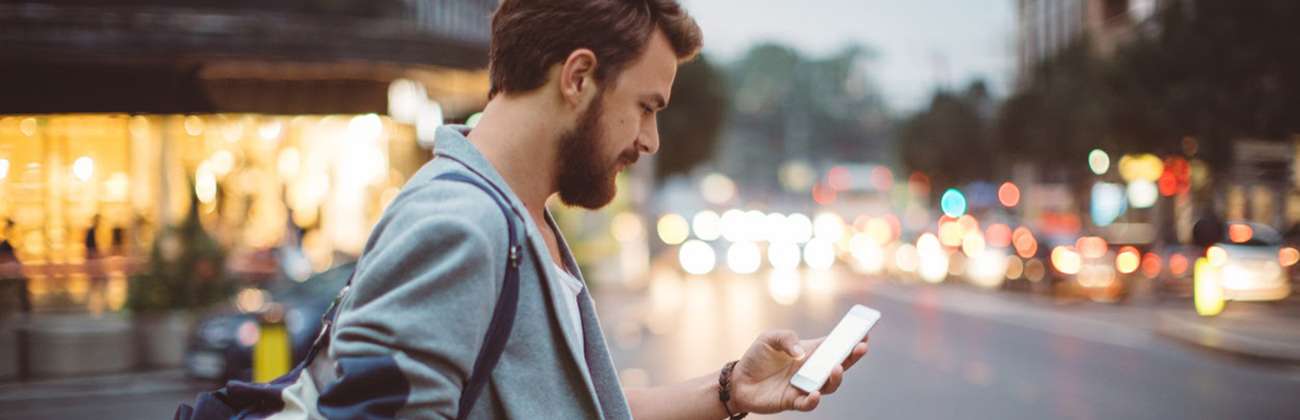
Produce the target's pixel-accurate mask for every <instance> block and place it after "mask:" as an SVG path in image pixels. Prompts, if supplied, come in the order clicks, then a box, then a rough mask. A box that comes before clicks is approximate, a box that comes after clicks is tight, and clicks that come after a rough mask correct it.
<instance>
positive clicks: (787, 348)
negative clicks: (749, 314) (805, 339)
mask: <svg viewBox="0 0 1300 420" xmlns="http://www.w3.org/2000/svg"><path fill="white" fill-rule="evenodd" d="M763 338H764V340H763V341H764V342H765V343H766V344H767V345H768V346H769V347H771V348H773V349H776V350H778V351H782V352H785V353H786V354H788V355H790V357H793V358H795V359H802V358H803V356H804V349H803V346H800V345H799V336H798V335H797V334H795V333H794V331H790V330H780V331H771V332H769V333H767V334H764V337H763Z"/></svg>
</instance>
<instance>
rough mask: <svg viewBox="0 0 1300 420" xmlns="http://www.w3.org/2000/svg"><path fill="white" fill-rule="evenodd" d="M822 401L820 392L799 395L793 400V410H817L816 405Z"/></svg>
mask: <svg viewBox="0 0 1300 420" xmlns="http://www.w3.org/2000/svg"><path fill="white" fill-rule="evenodd" d="M821 400H822V396H821V393H820V392H816V391H813V393H811V394H808V395H800V396H798V397H795V399H794V409H795V410H799V411H812V410H813V409H814V408H817V404H818V403H820V402H821Z"/></svg>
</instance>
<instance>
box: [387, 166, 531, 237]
mask: <svg viewBox="0 0 1300 420" xmlns="http://www.w3.org/2000/svg"><path fill="white" fill-rule="evenodd" d="M448 163H450V162H443V161H440V160H438V159H435V160H434V161H431V162H429V163H428V164H426V165H425V167H424V168H422V169H421V170H420V171H418V172H416V174H415V175H414V176H412V178H411V179H410V180H409V181H408V182H407V184H406V185H405V186H404V187H403V188H402V191H401V192H400V193H398V195H397V197H396V198H394V199H393V201H392V203H389V205H388V208H386V209H385V210H384V215H383V216H382V217H381V218H380V221H379V224H378V225H376V226H375V231H376V233H379V232H380V231H382V230H386V229H392V228H397V229H400V230H409V229H421V230H429V229H432V230H438V231H447V230H450V231H456V232H457V233H468V234H472V235H474V236H482V237H483V238H484V239H491V241H490V242H491V243H496V242H504V241H505V239H506V238H505V236H506V233H507V230H508V228H507V224H506V223H507V220H506V213H503V207H502V205H504V204H503V203H502V202H501V201H499V198H498V197H496V196H495V195H493V194H494V193H492V192H491V191H490V189H491V187H488V190H487V191H485V190H484V189H482V188H480V187H478V186H475V185H474V184H471V183H470V182H477V183H479V184H481V185H483V186H487V181H486V180H482V179H480V178H478V176H477V175H475V174H474V173H472V172H469V171H468V170H466V169H464V168H461V167H459V166H458V165H455V164H454V163H452V164H448ZM448 175H458V176H461V177H464V178H468V179H469V180H471V181H469V182H467V181H465V180H455V179H449V178H447V176H448ZM507 210H508V209H507ZM496 238H500V241H498V240H497V239H496ZM372 239H373V238H372Z"/></svg>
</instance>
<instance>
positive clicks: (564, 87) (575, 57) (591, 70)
mask: <svg viewBox="0 0 1300 420" xmlns="http://www.w3.org/2000/svg"><path fill="white" fill-rule="evenodd" d="M596 65H597V63H596V54H595V53H593V52H592V51H591V50H589V49H586V48H579V49H576V50H574V51H573V52H572V53H570V54H569V57H568V58H566V59H565V60H564V63H563V64H562V65H561V66H560V94H561V95H562V96H563V97H564V101H565V102H566V103H568V104H569V105H570V106H572V107H574V108H575V109H577V108H581V107H582V106H583V105H582V104H584V103H586V102H587V101H589V100H591V98H594V97H595V93H596V90H597V89H596Z"/></svg>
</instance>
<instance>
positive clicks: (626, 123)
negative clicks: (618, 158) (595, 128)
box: [604, 113, 641, 153]
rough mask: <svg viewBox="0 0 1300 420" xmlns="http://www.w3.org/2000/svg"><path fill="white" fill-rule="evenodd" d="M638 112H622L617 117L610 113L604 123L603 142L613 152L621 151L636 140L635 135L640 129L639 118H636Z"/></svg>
mask: <svg viewBox="0 0 1300 420" xmlns="http://www.w3.org/2000/svg"><path fill="white" fill-rule="evenodd" d="M638 115H639V114H638V113H632V114H623V115H619V116H617V117H615V116H613V115H611V117H614V118H610V121H607V124H606V125H605V137H606V138H605V139H604V140H605V142H606V144H607V145H608V146H609V147H610V148H613V149H616V150H615V153H622V152H623V150H624V149H627V148H628V147H631V145H632V144H633V143H634V142H636V137H637V135H638V134H639V133H638V132H639V131H640V130H641V120H640V119H638V118H637V117H638Z"/></svg>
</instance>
